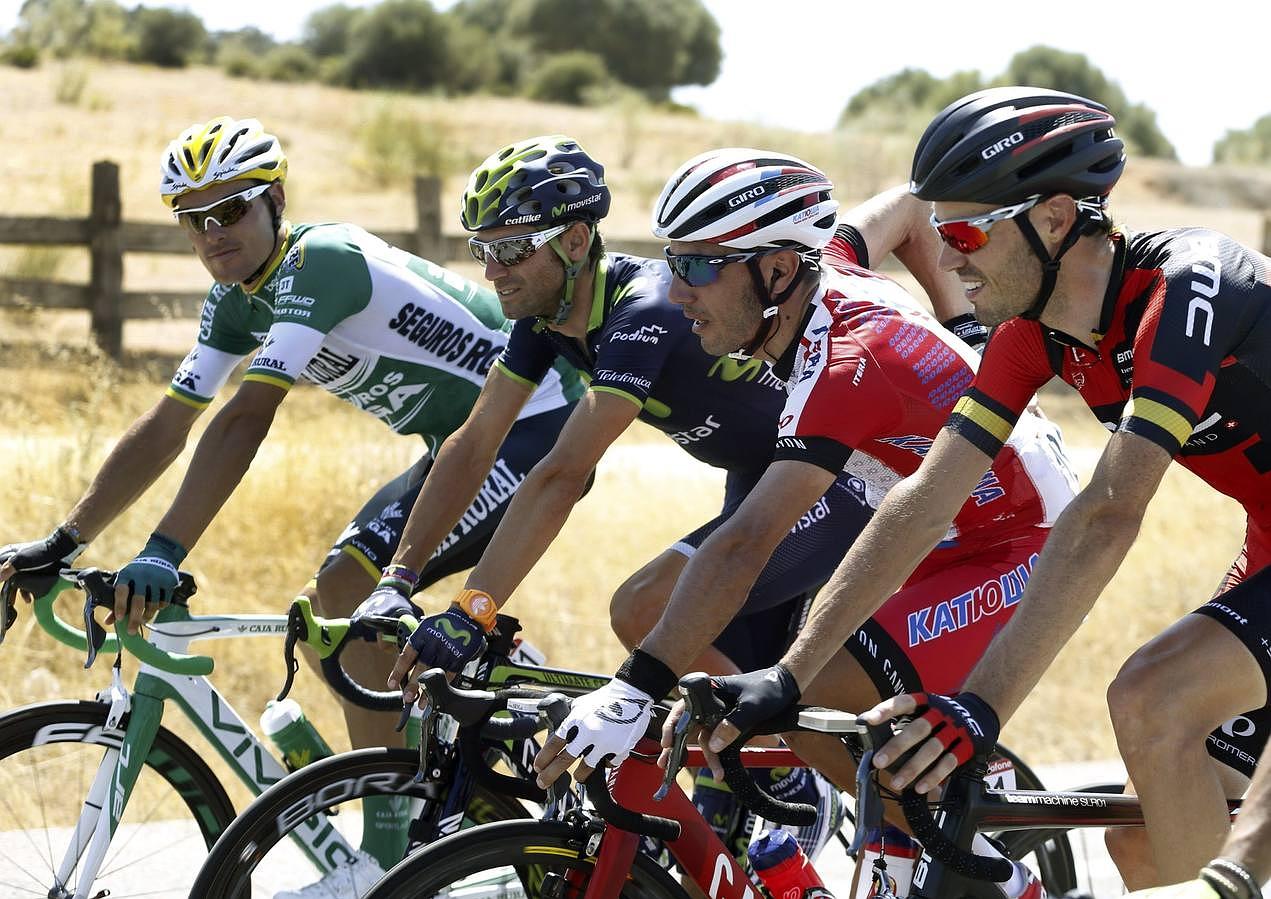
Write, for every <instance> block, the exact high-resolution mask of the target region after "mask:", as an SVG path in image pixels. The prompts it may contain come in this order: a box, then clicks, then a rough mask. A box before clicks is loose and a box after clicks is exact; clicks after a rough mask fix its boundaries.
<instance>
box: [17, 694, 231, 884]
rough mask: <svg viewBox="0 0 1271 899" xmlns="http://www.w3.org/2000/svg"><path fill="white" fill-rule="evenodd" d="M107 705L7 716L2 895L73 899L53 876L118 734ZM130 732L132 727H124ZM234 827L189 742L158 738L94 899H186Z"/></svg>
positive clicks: (164, 733) (36, 708) (39, 708)
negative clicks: (99, 898)
mask: <svg viewBox="0 0 1271 899" xmlns="http://www.w3.org/2000/svg"><path fill="white" fill-rule="evenodd" d="M109 708H110V707H109V705H108V704H106V703H102V702H88V701H61V702H47V703H39V704H37V705H31V706H25V707H23V708H20V709H15V710H13V711H11V712H8V713H6V714H4V715H2V716H0V895H4V896H14V897H20V896H40V897H46V896H70V895H72V894H74V893H75V891H76V889H77V888H78V887H79V886H81V884H80V883H79V875H80V872H79V868H78V865H77V866H76V868H75V870H74V871H73V872H72V874H71V876H70V878H68V882H67V883H65V884H63V885H62V887H63V888H64V890H65V891H64V892H57V891H56V886H55V882H54V880H55V875H56V872H57V870H58V868H59V867H60V866H61V864H62V860H63V858H64V856H65V854H66V852H67V847H68V846H69V845H70V843H71V840H72V837H73V835H74V830H75V825H76V822H77V821H78V819H79V815H80V811H81V809H82V806H83V803H84V800H85V799H86V798H87V796H88V792H89V787H90V785H91V784H92V782H93V778H94V776H95V775H96V774H97V770H98V768H99V767H100V765H101V762H102V759H103V756H104V751H105V750H106V749H117V748H119V746H120V743H121V740H122V738H123V733H122V731H120V730H107V729H106V715H107V713H108V712H109ZM122 724H123V725H124V726H126V724H127V719H126V718H125V719H124V721H123V722H122ZM233 817H234V807H233V805H232V804H231V803H230V800H229V797H228V796H227V795H226V793H225V790H224V788H223V787H222V786H221V784H220V782H219V781H218V780H217V778H216V775H215V774H213V773H212V771H211V769H210V768H208V766H207V765H206V764H205V763H204V762H203V760H202V759H201V758H200V757H199V756H198V754H197V753H195V752H194V750H193V749H191V748H190V746H189V745H188V744H186V743H185V742H184V741H183V740H181V739H180V738H179V737H177V736H176V735H175V734H173V733H172V732H171V731H169V730H166V729H164V728H160V729H159V732H158V733H157V734H156V736H155V743H154V746H153V747H152V748H151V750H150V754H149V755H148V756H147V758H146V764H145V768H144V769H143V770H142V772H141V774H140V776H139V777H138V778H137V784H136V787H135V788H134V789H133V791H132V794H131V796H130V797H129V799H128V805H127V807H126V808H125V809H124V814H123V817H122V819H121V820H120V824H119V828H118V830H117V831H116V832H115V837H114V839H113V840H112V841H111V846H110V849H109V851H108V852H107V854H106V857H105V860H104V861H103V863H102V865H101V868H100V870H99V873H98V876H97V878H96V880H95V881H94V882H93V884H92V893H91V895H97V894H98V893H99V891H101V890H103V889H108V890H109V891H110V895H111V896H112V897H126V896H140V895H145V896H148V897H160V896H161V897H173V899H176V897H182V899H184V897H186V896H189V895H190V882H191V881H192V880H193V878H194V870H195V869H196V868H197V867H198V865H199V863H200V862H201V861H202V860H203V858H204V856H205V855H206V853H207V849H208V847H209V846H210V845H212V843H213V842H215V841H216V838H217V837H218V836H219V835H220V834H221V832H222V831H224V830H225V828H226V827H227V826H228V825H229V822H230V821H231V820H232V819H233Z"/></svg>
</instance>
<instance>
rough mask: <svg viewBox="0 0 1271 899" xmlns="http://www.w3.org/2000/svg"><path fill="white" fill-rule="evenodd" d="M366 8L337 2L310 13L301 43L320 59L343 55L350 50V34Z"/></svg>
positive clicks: (302, 33) (302, 32)
mask: <svg viewBox="0 0 1271 899" xmlns="http://www.w3.org/2000/svg"><path fill="white" fill-rule="evenodd" d="M364 14H365V10H362V9H357V8H356V7H351V6H345V5H344V4H343V3H337V4H335V5H334V6H326V7H323V8H322V9H319V10H317V11H315V12H312V13H310V14H309V18H307V19H305V24H304V28H303V30H302V31H301V36H300V43H301V44H302V45H303V46H304V47H305V48H306V49H307V50H308V51H309V52H310V53H312V54H314V55H315V56H317V57H319V58H320V59H327V58H330V57H333V56H343V55H344V54H345V53H347V52H348V50H349V34H350V32H352V30H353V26H354V24H355V23H356V22H357V21H358V19H360V18H361V17H362V16H363V15H364Z"/></svg>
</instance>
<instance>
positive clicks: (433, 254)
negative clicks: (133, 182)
mask: <svg viewBox="0 0 1271 899" xmlns="http://www.w3.org/2000/svg"><path fill="white" fill-rule="evenodd" d="M91 183H92V194H91V202H90V206H89V213H88V217H87V218H83V219H67V218H51V217H48V216H25V217H0V244H26V245H35V246H49V245H57V246H86V247H87V248H88V252H89V279H88V283H87V284H68V283H65V282H59V281H45V280H39V279H33V278H9V277H0V307H6V306H7V307H23V308H25V307H30V306H36V307H39V308H44V309H83V310H86V311H88V312H89V314H90V320H91V329H92V335H93V341H94V342H95V343H96V344H97V345H98V346H99V347H100V348H101V349H102V350H103V351H104V352H106V353H108V354H110V355H111V356H112V357H115V358H119V356H120V354H121V353H122V351H123V323H124V321H125V320H126V319H144V318H169V317H176V318H197V317H198V315H199V307H200V305H201V304H202V302H203V297H204V294H202V293H192V292H189V291H153V290H148V291H126V290H124V289H123V273H124V256H125V255H126V254H128V253H168V254H176V255H190V256H192V255H193V252H192V251H191V249H190V244H189V241H188V240H186V238H185V235H184V234H182V233H181V229H180V228H177V227H175V226H174V225H172V224H166V223H162V222H156V223H151V222H128V221H124V219H123V209H122V205H123V204H122V202H121V200H120V191H119V166H118V165H116V164H115V163H113V162H105V161H103V162H97V163H94V164H93V168H92V182H91ZM414 201H415V222H416V225H415V229H414V230H413V231H391V230H380V231H376V234H377V235H378V236H379V237H381V238H383V239H384V240H386V241H388V242H389V243H391V244H393V245H394V246H398V247H401V248H402V249H404V250H408V251H410V252H412V253H415V254H417V255H419V256H423V257H424V258H426V259H430V260H432V261H434V262H437V263H439V264H441V265H445V264H446V263H447V262H450V261H452V260H455V259H466V258H467V257H468V247H467V240H468V239H467V237H466V236H465V235H459V234H445V233H443V232H442V230H441V223H442V210H443V208H446V204H443V203H442V196H441V183H440V180H439V179H437V178H434V177H419V178H416V179H415V190H414ZM449 205H453V204H449ZM609 242H610V244H611V245H612V246H613V247H614V249H617V250H620V251H622V252H626V253H633V254H636V255H640V256H657V255H660V254H661V252H662V245H661V244H660V243H656V242H654V241H651V240H627V239H621V238H619V239H616V240H614V239H610V241H609ZM196 264H197V263H196Z"/></svg>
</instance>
